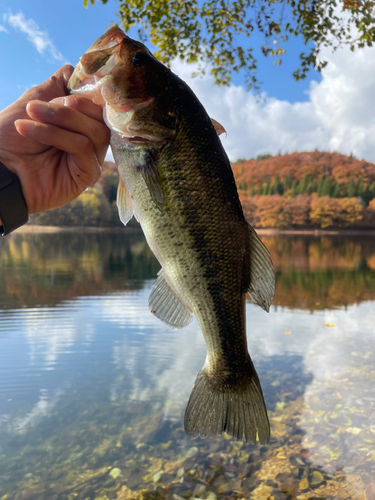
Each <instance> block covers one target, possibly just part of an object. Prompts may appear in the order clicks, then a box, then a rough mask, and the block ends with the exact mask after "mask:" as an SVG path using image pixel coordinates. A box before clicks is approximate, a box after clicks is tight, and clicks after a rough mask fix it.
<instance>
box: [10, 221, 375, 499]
mask: <svg viewBox="0 0 375 500" xmlns="http://www.w3.org/2000/svg"><path fill="white" fill-rule="evenodd" d="M263 240H264V241H265V243H266V245H267V246H268V247H269V249H270V251H271V255H272V258H273V260H274V263H275V268H276V271H277V285H276V296H275V300H274V306H272V310H271V312H270V314H268V315H267V314H266V313H265V312H264V311H262V310H260V309H259V308H258V307H255V306H253V305H252V304H251V303H250V302H249V303H248V304H247V330H248V343H249V350H250V353H251V355H252V358H253V361H254V364H255V366H256V367H257V370H258V374H259V377H260V380H261V383H262V386H263V389H264V394H265V399H266V403H267V408H268V410H269V417H270V421H271V433H272V438H271V441H270V443H269V445H267V446H262V447H260V446H256V445H248V444H245V443H240V442H236V441H233V440H231V439H229V438H228V436H225V435H224V436H222V437H220V438H217V439H191V438H188V437H186V435H185V434H184V432H183V426H182V425H183V424H182V422H183V412H184V408H185V405H186V402H187V400H188V397H189V394H190V391H191V388H192V386H193V383H194V380H195V377H196V374H197V372H198V371H199V369H200V368H201V366H202V365H203V362H204V359H205V354H206V348H205V344H204V340H203V337H202V335H201V333H200V330H199V325H198V323H197V322H196V321H195V320H194V322H193V323H192V324H191V325H189V326H188V327H187V328H185V329H183V330H180V331H176V330H172V329H169V328H168V327H167V326H165V325H164V324H163V323H161V322H160V321H158V320H157V319H156V318H154V317H153V316H152V315H151V313H149V311H148V308H147V301H148V295H149V292H150V289H151V287H152V283H153V281H154V279H155V276H156V274H157V271H158V270H159V265H158V263H157V262H156V260H155V258H154V257H153V255H152V254H151V252H150V250H149V249H148V247H147V244H146V242H145V240H144V238H143V236H142V234H141V233H137V232H127V231H125V230H124V231H122V232H118V233H104V232H103V233H96V234H79V235H77V234H75V233H58V234H14V235H12V236H9V237H7V238H5V239H3V240H0V499H1V500H5V499H15V500H26V499H37V500H39V499H41V500H47V499H48V500H50V499H52V500H63V499H67V500H73V499H78V500H80V499H82V500H83V499H97V500H99V499H100V500H104V499H118V500H123V499H133V500H134V499H143V500H151V499H164V498H166V499H174V500H180V498H203V499H213V498H217V499H228V498H229V499H242V498H243V499H254V500H255V499H256V500H258V499H260V500H262V499H264V500H267V499H270V500H272V499H275V500H281V499H294V498H297V499H302V500H303V499H318V498H324V499H333V498H334V499H335V500H339V499H360V500H364V499H367V500H373V499H374V498H375V240H374V239H371V238H362V239H360V238H353V237H351V238H344V237H332V238H320V237H319V238H313V237H286V236H284V237H281V236H280V237H277V238H270V237H268V238H263Z"/></svg>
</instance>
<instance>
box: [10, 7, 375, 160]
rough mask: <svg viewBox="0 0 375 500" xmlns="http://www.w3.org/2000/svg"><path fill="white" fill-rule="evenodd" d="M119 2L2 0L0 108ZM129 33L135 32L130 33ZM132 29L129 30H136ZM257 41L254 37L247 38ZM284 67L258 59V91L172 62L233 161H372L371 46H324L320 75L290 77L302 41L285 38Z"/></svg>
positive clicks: (86, 41)
mask: <svg viewBox="0 0 375 500" xmlns="http://www.w3.org/2000/svg"><path fill="white" fill-rule="evenodd" d="M118 6H119V3H118V2H117V1H116V0H109V2H108V3H107V4H106V5H103V4H102V3H101V2H100V3H99V2H98V3H96V4H95V5H93V6H92V5H89V8H88V9H85V8H84V7H83V0H64V1H63V2H53V1H52V2H51V1H50V2H47V1H46V0H32V1H30V0H17V1H16V2H15V1H14V0H2V1H1V4H0V51H1V52H0V58H1V62H2V68H1V69H2V71H1V76H0V109H2V108H4V107H6V106H7V105H9V104H11V103H12V102H13V101H14V100H15V99H17V98H18V97H19V96H20V95H21V94H22V93H23V92H24V91H25V90H26V89H28V88H30V87H32V86H34V85H37V84H39V83H41V82H42V81H44V80H46V79H47V78H48V77H49V76H50V75H51V74H52V73H53V72H54V71H56V70H57V69H58V68H59V67H60V66H62V65H63V64H64V63H70V64H72V65H75V64H76V63H77V62H78V60H79V57H80V56H81V55H82V53H84V52H85V50H86V49H87V48H88V47H89V46H90V45H91V44H92V43H93V42H94V41H95V40H96V39H97V38H98V37H99V36H101V35H102V34H103V33H104V31H105V29H106V28H107V27H109V26H110V22H111V21H113V22H117V20H118V19H117V18H116V16H115V13H116V12H117V10H118ZM130 35H131V36H132V33H130ZM133 36H134V35H133ZM250 41H252V43H253V46H254V48H255V47H258V46H259V45H260V43H259V41H260V40H259V39H256V37H253V36H252V37H251V38H250ZM286 49H287V53H286V54H285V57H284V59H283V64H282V65H281V66H274V65H273V61H272V59H271V58H267V59H265V58H263V57H260V59H259V68H260V70H259V74H258V76H259V79H260V80H261V81H263V85H262V88H261V90H262V91H263V92H264V95H263V96H262V97H265V98H266V100H263V99H260V100H259V98H257V97H256V96H255V95H254V94H253V93H251V92H247V91H246V89H245V88H244V82H243V80H242V79H241V78H240V77H236V78H235V79H234V82H233V84H232V85H231V86H230V87H224V88H223V87H217V86H215V85H214V84H213V80H212V77H210V76H209V75H206V76H205V77H204V78H195V79H192V78H191V73H192V71H194V68H192V67H191V66H186V65H185V64H182V63H181V62H179V61H176V62H175V63H173V65H172V69H173V70H174V71H175V72H176V73H177V74H179V76H181V77H182V78H183V79H184V80H185V81H187V83H188V84H189V85H190V86H191V87H192V88H193V90H194V91H195V93H196V94H197V95H198V97H199V99H200V100H201V101H202V103H203V104H204V106H205V107H206V109H207V111H208V112H209V114H210V115H211V116H212V117H213V118H215V119H216V120H218V121H220V123H222V125H223V126H224V127H225V129H226V130H227V136H226V137H224V138H223V139H222V140H223V144H224V147H225V148H226V149H227V152H228V154H229V157H230V158H231V159H232V160H236V159H237V158H239V157H241V158H250V157H253V156H256V155H257V154H260V153H266V152H268V153H271V154H278V152H281V153H286V152H292V151H311V150H314V149H319V150H326V151H338V152H341V153H344V154H350V153H353V154H355V155H356V156H357V157H359V158H365V159H367V160H369V161H374V162H375V100H374V99H373V95H374V88H375V51H374V49H373V48H371V49H365V50H362V51H356V52H354V53H352V52H350V51H349V50H348V49H343V50H338V51H337V52H336V53H335V54H331V53H330V52H329V51H327V52H326V53H325V54H324V56H325V57H326V58H327V59H328V60H329V64H328V66H327V68H325V69H324V70H323V72H322V74H320V73H318V72H317V71H311V72H310V75H309V77H308V78H307V79H306V80H304V81H300V82H295V80H294V79H293V77H292V71H293V70H294V69H296V68H297V66H298V61H299V53H300V52H301V51H303V50H306V47H305V46H304V45H303V43H302V41H301V40H299V39H292V40H291V41H290V42H288V44H287V46H286Z"/></svg>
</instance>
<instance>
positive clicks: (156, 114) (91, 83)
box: [69, 27, 275, 443]
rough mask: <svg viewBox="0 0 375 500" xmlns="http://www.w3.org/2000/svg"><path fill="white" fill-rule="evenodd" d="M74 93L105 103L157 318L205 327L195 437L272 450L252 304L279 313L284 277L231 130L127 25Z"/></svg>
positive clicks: (123, 210) (83, 73)
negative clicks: (261, 230)
mask: <svg viewBox="0 0 375 500" xmlns="http://www.w3.org/2000/svg"><path fill="white" fill-rule="evenodd" d="M69 86H70V88H71V91H72V92H74V93H77V94H79V93H80V94H82V95H86V96H87V97H90V98H92V99H93V100H94V102H98V103H99V104H102V105H103V108H104V117H105V120H106V123H107V125H108V126H109V127H110V129H111V147H112V151H113V155H114V158H115V162H116V164H117V166H118V169H119V173H120V178H121V181H120V185H119V191H118V198H117V204H118V207H119V214H120V218H121V220H122V221H123V223H124V224H126V223H127V222H128V221H129V220H130V218H131V217H132V216H133V215H134V216H135V217H136V219H137V220H138V221H139V223H140V224H141V227H142V229H143V232H144V234H145V237H146V239H147V242H148V244H149V246H150V248H151V250H152V251H153V253H154V254H155V256H156V258H157V259H158V261H159V262H160V264H161V266H162V269H161V271H160V272H159V274H158V277H157V280H156V282H155V284H154V287H153V289H152V292H151V295H150V300H149V308H150V310H151V312H152V313H153V314H154V315H155V316H157V317H158V318H159V319H161V320H162V321H164V322H165V323H166V324H167V325H169V326H171V327H172V328H182V327H184V326H186V325H187V324H188V323H189V322H190V321H191V319H192V314H195V316H196V317H197V319H198V322H199V325H200V327H201V329H202V332H203V335H204V338H205V341H206V344H207V358H206V362H205V365H204V367H203V369H202V370H201V372H200V373H199V374H198V377H197V380H196V382H195V385H194V388H193V391H192V394H191V396H190V399H189V402H188V405H187V409H186V413H185V430H186V432H187V433H188V434H190V435H193V436H213V435H218V434H220V433H221V432H223V431H225V432H227V433H228V434H229V435H231V436H233V437H235V438H236V439H243V440H246V441H251V442H255V441H256V439H257V437H258V439H259V441H260V442H262V443H265V442H268V440H269V422H268V418H267V412H266V408H265V404H264V399H263V394H262V390H261V387H260V383H259V379H258V376H257V373H256V371H255V368H254V366H253V363H252V361H251V358H250V355H249V353H248V349H247V341H246V320H245V298H246V293H247V292H249V293H250V295H251V297H252V299H253V301H254V302H255V303H257V304H258V305H260V306H261V307H262V308H263V309H265V310H267V311H268V309H269V307H270V304H271V301H272V298H273V294H274V285H275V281H274V270H273V266H272V262H271V260H270V256H269V253H268V251H267V250H266V248H265V247H264V245H263V244H262V242H261V241H260V240H259V238H258V236H257V235H256V232H255V231H254V230H253V229H252V228H251V226H250V225H249V224H248V223H247V221H246V220H245V218H244V215H243V212H242V208H241V204H240V201H239V197H238V193H237V189H236V184H235V181H234V177H233V173H232V170H231V166H230V163H229V160H228V158H227V155H226V153H225V151H224V149H223V147H222V145H221V141H220V139H219V137H218V133H217V130H218V129H219V128H220V126H219V125H218V124H217V123H216V122H213V120H211V119H210V118H209V117H208V115H207V113H206V111H205V109H204V108H203V106H202V105H201V103H200V102H199V100H198V99H197V97H196V96H195V95H194V93H193V92H192V91H191V89H190V88H189V87H188V86H187V85H186V84H185V83H184V82H183V81H182V80H181V79H179V78H178V77H177V76H176V75H174V74H173V73H172V72H171V71H170V70H169V69H168V68H166V67H165V66H164V65H162V64H161V63H160V62H158V61H157V60H156V59H155V58H154V57H153V56H152V54H151V53H150V52H149V51H148V50H147V49H146V47H144V45H143V44H141V43H139V42H136V41H134V40H131V39H130V38H128V37H126V35H124V33H123V32H122V31H121V30H120V29H119V28H117V27H116V28H112V29H111V30H109V31H108V32H107V33H106V34H105V35H103V37H101V38H100V39H99V40H98V41H97V42H96V43H95V44H94V45H93V46H92V47H90V49H89V50H88V52H86V54H84V56H82V58H81V61H80V63H79V64H78V66H77V67H76V70H75V72H74V74H73V75H72V77H71V80H70V83H69ZM214 123H215V125H214ZM215 128H216V129H215Z"/></svg>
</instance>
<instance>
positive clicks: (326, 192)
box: [321, 175, 332, 196]
mask: <svg viewBox="0 0 375 500" xmlns="http://www.w3.org/2000/svg"><path fill="white" fill-rule="evenodd" d="M331 194H332V182H331V179H330V177H329V175H326V178H325V179H324V183H323V186H322V194H321V196H331Z"/></svg>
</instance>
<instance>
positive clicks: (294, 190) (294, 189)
mask: <svg viewBox="0 0 375 500" xmlns="http://www.w3.org/2000/svg"><path fill="white" fill-rule="evenodd" d="M298 190H299V181H298V179H296V180H295V181H294V182H293V184H292V187H291V190H290V196H291V197H292V198H295V197H296V196H297V194H298Z"/></svg>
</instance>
